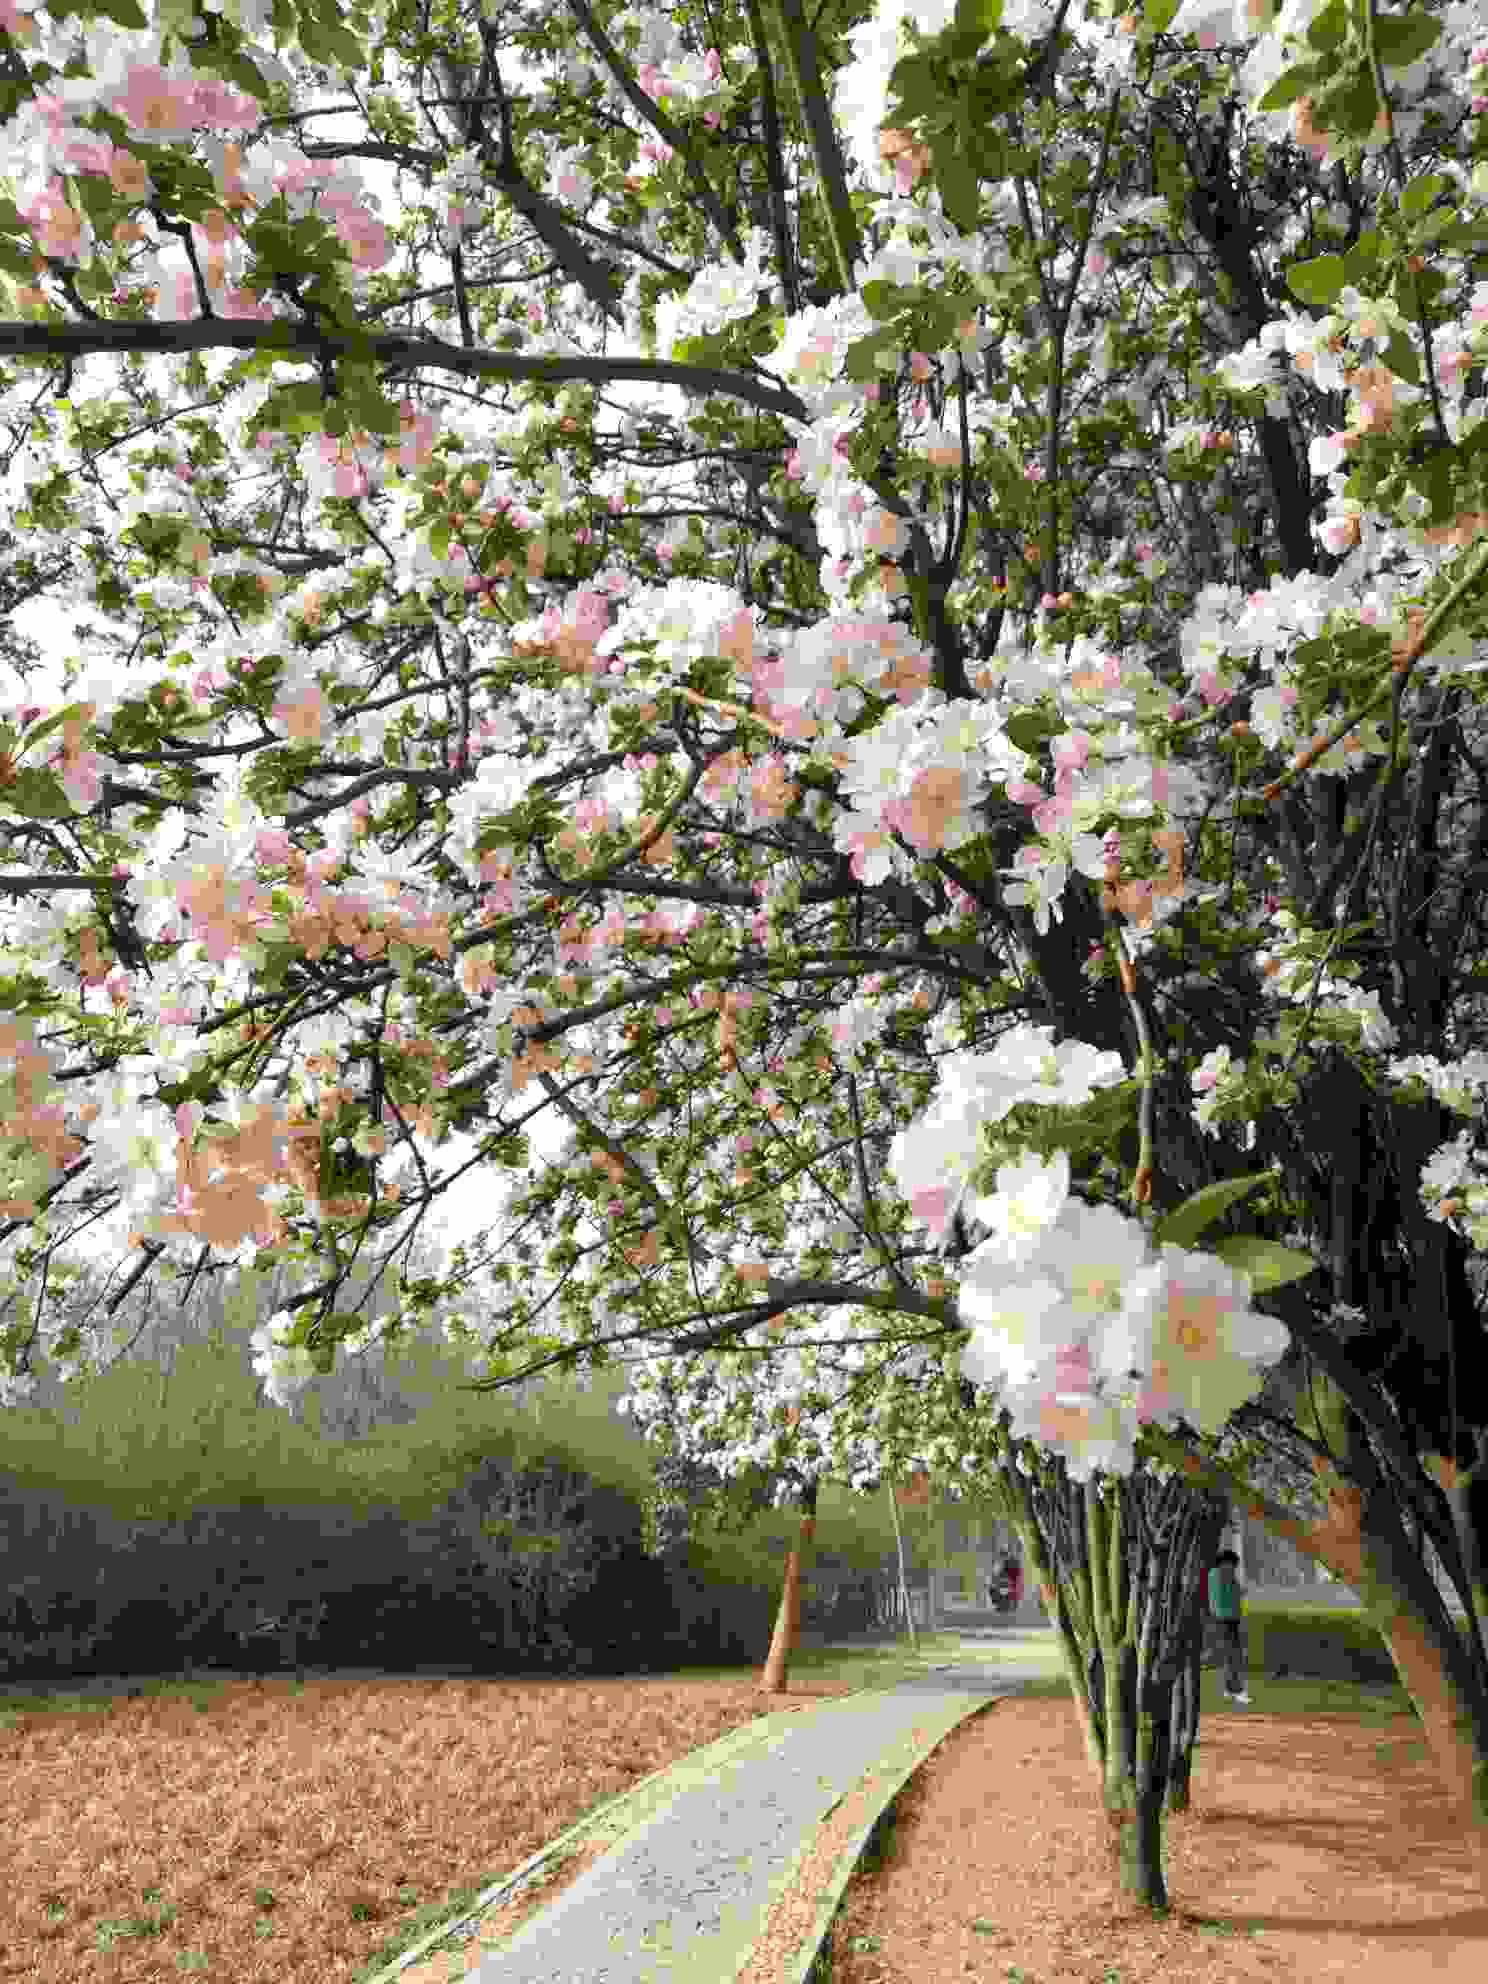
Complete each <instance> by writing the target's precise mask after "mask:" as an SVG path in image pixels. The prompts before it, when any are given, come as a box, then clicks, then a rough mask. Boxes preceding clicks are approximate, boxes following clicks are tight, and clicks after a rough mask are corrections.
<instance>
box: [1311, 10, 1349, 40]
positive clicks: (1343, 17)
mask: <svg viewBox="0 0 1488 1984" xmlns="http://www.w3.org/2000/svg"><path fill="white" fill-rule="evenodd" d="M1348 30H1349V18H1348V0H1328V4H1327V6H1326V7H1324V8H1323V10H1322V12H1321V13H1320V14H1318V15H1316V16H1315V17H1314V19H1313V22H1312V25H1311V26H1310V27H1309V28H1308V30H1307V39H1308V42H1309V43H1310V44H1311V46H1312V47H1314V48H1320V49H1328V48H1340V47H1341V46H1342V45H1343V43H1344V41H1345V39H1346V38H1347V36H1348Z"/></svg>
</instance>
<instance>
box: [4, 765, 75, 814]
mask: <svg viewBox="0 0 1488 1984" xmlns="http://www.w3.org/2000/svg"><path fill="white" fill-rule="evenodd" d="M4 810H5V811H6V812H7V813H14V814H19V816H20V817H21V818H22V819H23V820H65V819H66V818H67V816H68V815H69V814H70V813H71V811H72V801H71V800H70V799H69V798H68V796H67V794H66V793H65V792H64V791H63V790H62V787H61V786H60V785H59V784H58V782H57V780H56V778H55V776H54V775H53V774H52V773H51V772H44V771H40V770H38V769H37V768H36V767H35V766H33V765H22V766H21V767H20V768H19V769H18V770H17V771H16V772H15V773H14V774H13V775H12V777H11V778H10V779H9V781H8V782H7V784H6V787H5V801H4Z"/></svg>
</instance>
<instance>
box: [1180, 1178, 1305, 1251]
mask: <svg viewBox="0 0 1488 1984" xmlns="http://www.w3.org/2000/svg"><path fill="white" fill-rule="evenodd" d="M1274 1182H1275V1180H1274V1178H1273V1176H1272V1174H1271V1172H1269V1171H1253V1172H1251V1173H1250V1174H1249V1176H1248V1177H1245V1178H1221V1179H1219V1180H1218V1181H1217V1182H1216V1183H1215V1184H1213V1185H1205V1186H1204V1187H1203V1188H1202V1189H1201V1190H1200V1191H1197V1192H1195V1193H1194V1194H1193V1196H1192V1197H1191V1198H1187V1199H1185V1200H1184V1201H1183V1203H1182V1205H1181V1206H1174V1208H1173V1210H1172V1211H1171V1212H1170V1213H1168V1214H1167V1215H1166V1216H1165V1217H1164V1218H1162V1219H1160V1220H1159V1221H1158V1222H1157V1224H1156V1226H1154V1227H1153V1229H1152V1237H1153V1239H1154V1240H1155V1241H1156V1242H1157V1243H1158V1245H1159V1246H1161V1245H1163V1244H1164V1243H1165V1242H1167V1243H1171V1245H1173V1246H1174V1247H1191V1246H1192V1245H1193V1243H1194V1241H1195V1240H1196V1239H1197V1238H1198V1236H1199V1235H1200V1234H1201V1233H1202V1232H1203V1231H1204V1229H1205V1227H1207V1226H1212V1225H1213V1224H1214V1222H1215V1220H1217V1219H1219V1218H1220V1217H1221V1216H1222V1215H1223V1214H1224V1213H1226V1212H1228V1211H1229V1209H1230V1207H1231V1206H1232V1205H1234V1204H1235V1202H1236V1200H1237V1199H1243V1198H1244V1197H1245V1194H1246V1193H1247V1192H1249V1191H1253V1190H1254V1189H1255V1187H1256V1186H1257V1185H1269V1184H1273V1183H1274Z"/></svg>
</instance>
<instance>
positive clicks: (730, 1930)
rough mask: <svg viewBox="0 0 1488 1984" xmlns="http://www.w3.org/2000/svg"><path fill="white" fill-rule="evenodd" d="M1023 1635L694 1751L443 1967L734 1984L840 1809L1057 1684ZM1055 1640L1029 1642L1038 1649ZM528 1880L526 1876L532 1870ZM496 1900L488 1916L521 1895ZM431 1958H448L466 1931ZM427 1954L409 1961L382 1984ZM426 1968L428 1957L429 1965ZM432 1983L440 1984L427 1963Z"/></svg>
mask: <svg viewBox="0 0 1488 1984" xmlns="http://www.w3.org/2000/svg"><path fill="white" fill-rule="evenodd" d="M1014 1637H1015V1635H1014V1634H1013V1633H1008V1634H999V1635H998V1638H999V1639H1001V1640H1003V1641H1004V1644H1003V1645H1002V1646H1000V1647H999V1648H998V1649H997V1651H996V1655H995V1657H991V1658H989V1657H988V1656H989V1655H990V1654H991V1652H992V1650H991V1649H990V1648H987V1649H985V1650H983V1658H982V1659H981V1660H978V1659H977V1652H978V1649H977V1648H976V1647H974V1646H972V1645H971V1644H970V1643H968V1645H967V1649H966V1656H965V1658H964V1661H962V1660H958V1661H957V1663H956V1664H954V1665H951V1666H945V1667H938V1668H933V1669H929V1670H927V1671H926V1672H925V1673H924V1674H921V1675H916V1676H913V1677H911V1678H910V1679H907V1680H904V1681H900V1682H897V1683H895V1684H893V1685H892V1686H890V1687H887V1688H884V1689H882V1690H877V1691H875V1692H873V1693H864V1694H856V1695H850V1696H846V1697H844V1698H842V1699H841V1700H828V1701H824V1702H820V1703H818V1704H816V1705H814V1706H813V1708H812V1709H811V1711H810V1712H809V1713H802V1712H801V1711H800V1710H795V1711H789V1712H786V1713H784V1714H780V1715H771V1716H763V1717H761V1718H760V1719H759V1720H758V1721H756V1722H755V1723H753V1724H751V1725H749V1727H748V1728H746V1729H744V1730H738V1731H735V1732H733V1733H732V1734H731V1735H729V1736H726V1737H724V1738H722V1739H721V1740H720V1741H719V1742H717V1743H713V1744H709V1745H708V1746H707V1747H706V1748H705V1749H702V1750H698V1751H695V1752H694V1753H693V1754H692V1755H691V1756H689V1757H686V1758H684V1759H683V1760H682V1761H681V1762H680V1763H679V1764H677V1765H675V1766H673V1768H672V1769H670V1770H668V1771H666V1772H664V1773H662V1774H660V1775H659V1776H658V1778H656V1779H654V1780H648V1781H647V1782H646V1783H645V1784H643V1785H639V1786H637V1787H636V1791H635V1792H634V1793H632V1794H630V1796H629V1797H627V1798H625V1799H622V1800H620V1801H618V1804H617V1805H616V1806H614V1807H611V1808H609V1809H608V1810H606V1811H605V1812H604V1813H603V1814H601V1815H599V1819H598V1821H597V1823H596V1824H595V1825H593V1826H591V1827H589V1828H587V1829H584V1828H579V1829H576V1830H575V1832H574V1833H573V1834H572V1835H566V1836H565V1841H564V1845H565V1849H566V1850H567V1851H574V1850H577V1849H578V1848H579V1847H581V1846H586V1845H592V1844H594V1843H595V1842H596V1841H598V1840H603V1841H604V1843H605V1844H606V1846H607V1850H606V1851H604V1852H603V1853H602V1854H601V1855H600V1856H599V1857H598V1858H596V1859H595V1860H593V1861H592V1863H591V1864H590V1865H589V1866H587V1867H586V1868H585V1869H584V1870H583V1871H582V1872H581V1873H580V1874H578V1875H577V1876H576V1878H575V1879H574V1880H573V1881H572V1882H571V1883H570V1884H569V1885H568V1886H567V1887H566V1888H565V1889H563V1891H562V1892H561V1893H559V1894H558V1895H556V1896H555V1897H554V1899H553V1901H552V1902H551V1903H550V1904H549V1905H548V1906H547V1907H546V1908H542V1909H540V1910H539V1911H538V1912H537V1913H536V1914H534V1915H533V1916H531V1917H530V1918H529V1919H528V1920H527V1921H526V1922H525V1923H524V1924H523V1925H522V1927H521V1928H519V1929H517V1930H516V1931H515V1932H514V1933H513V1934H512V1935H511V1936H510V1937H509V1938H508V1939H507V1940H506V1941H505V1942H503V1943H502V1944H501V1945H500V1946H499V1947H495V1948H492V1947H489V1946H488V1947H485V1948H483V1949H482V1950H481V1951H480V1952H479V1954H477V1953H475V1952H474V1951H470V1950H466V1951H465V1952H464V1953H463V1955H461V1956H451V1957H449V1958H448V1959H446V1960H447V1961H448V1962H449V1964H450V1974H451V1975H452V1976H454V1977H457V1978H464V1979H465V1980H467V1984H729V1980H731V1979H732V1978H733V1977H734V1976H735V1974H736V1973H737V1971H738V1970H739V1969H740V1968H741V1967H742V1966H743V1964H744V1962H745V1960H746V1958H747V1957H748V1956H749V1954H750V1951H751V1949H752V1948H753V1947H754V1945H755V1943H756V1942H757V1941H758V1940H759V1938H760V1935H761V1933H762V1930H763V1927H764V1924H765V1919H766V1917H767V1915H768V1914H769V1912H770V1909H771V1906H772V1904H773V1903H774V1902H775V1900H776V1899H777V1898H778V1897H779V1895H780V1894H781V1893H782V1892H783V1891H784V1889H785V1888H786V1887H787V1886H788V1884H789V1882H790V1881H791V1879H792V1877H793V1874H794V1872H795V1870H796V1867H797V1865H798V1862H799V1860H800V1857H801V1855H802V1853H803V1851H804V1850H805V1849H806V1847H807V1846H808V1845H809V1844H810V1842H811V1841H812V1839H813V1838H814V1837H815V1835H816V1834H817V1832H818V1830H819V1829H820V1827H821V1826H822V1824H823V1821H824V1820H825V1819H826V1818H827V1816H828V1814H829V1813H830V1812H831V1811H832V1810H833V1808H834V1807H835V1806H837V1805H838V1804H839V1803H840V1801H841V1800H842V1799H843V1798H844V1797H845V1796H846V1795H847V1794H848V1793H849V1792H852V1791H854V1790H855V1789H857V1788H858V1787H859V1786H864V1787H866V1788H867V1789H868V1790H869V1791H870V1792H871V1790H872V1786H871V1785H870V1784H869V1782H868V1780H869V1779H870V1778H872V1779H874V1780H875V1781H877V1780H881V1781H882V1785H883V1795H884V1797H885V1798H887V1797H888V1796H889V1795H890V1793H891V1792H892V1790H893V1788H894V1787H895V1786H896V1785H897V1783H898V1782H899V1781H900V1780H901V1779H902V1777H903V1776H904V1774H905V1772H906V1771H907V1770H909V1769H911V1768H913V1766H914V1765H915V1764H916V1763H918V1762H919V1761H920V1760H921V1759H922V1758H923V1757H924V1756H925V1755H927V1754H928V1753H929V1751H930V1750H932V1749H933V1748H934V1747H935V1745H936V1744H937V1743H938V1742H939V1741H940V1740H941V1739H942V1737H944V1736H945V1735H946V1734H947V1733H948V1732H949V1731H950V1730H951V1729H953V1728H954V1727H955V1725H956V1724H957V1723H958V1722H960V1721H961V1720H963V1719H964V1717H966V1716H967V1715H968V1714H970V1713H972V1712H973V1711H974V1710H976V1709H977V1708H978V1707H980V1706H981V1705H982V1704H984V1703H986V1702H988V1701H992V1700H995V1699H996V1698H997V1697H998V1696H999V1695H1008V1694H1015V1693H1017V1692H1018V1691H1019V1690H1020V1688H1021V1687H1022V1686H1023V1684H1024V1683H1025V1682H1026V1681H1030V1680H1035V1679H1039V1678H1042V1677H1045V1676H1047V1675H1048V1673H1049V1671H1050V1668H1049V1660H1048V1655H1047V1652H1046V1651H1043V1650H1035V1648H1034V1647H1033V1646H1032V1645H1029V1646H1028V1647H1027V1649H1026V1651H1025V1650H1024V1649H1023V1648H1021V1647H1019V1646H1017V1645H1016V1644H1013V1645H1009V1644H1007V1643H1006V1642H1007V1641H1010V1640H1013V1639H1014ZM1050 1637H1051V1636H1049V1635H1047V1634H1036V1635H1034V1634H1030V1635H1028V1638H1029V1639H1030V1640H1033V1639H1035V1638H1037V1639H1048V1638H1050ZM524 1871H525V1870H524ZM515 1879H516V1877H514V1878H513V1880H512V1881H508V1882H504V1883H502V1886H501V1888H500V1889H499V1890H493V1891H492V1892H491V1893H490V1894H488V1895H483V1896H482V1897H481V1901H480V1902H479V1903H478V1904H476V1907H477V1909H479V1908H481V1907H483V1906H486V1905H489V1903H490V1902H491V1901H492V1900H493V1899H495V1898H496V1896H497V1895H498V1894H499V1895H500V1896H501V1897H502V1898H505V1897H506V1896H507V1895H509V1894H510V1893H511V1892H513V1890H514V1886H515ZM477 1920H478V1918H477V1917H476V1916H474V1915H473V1916H472V1917H471V1918H468V1922H467V1924H463V1925H459V1927H456V1928H455V1929H453V1930H452V1928H451V1927H450V1926H448V1925H447V1926H446V1927H444V1928H443V1929H441V1930H440V1931H439V1932H438V1933H437V1934H436V1935H435V1936H433V1937H432V1938H431V1939H430V1944H429V1945H428V1946H427V1947H433V1946H444V1947H446V1948H447V1947H448V1944H449V1941H450V1940H451V1939H452V1937H458V1935H459V1928H460V1927H465V1926H468V1927H469V1931H470V1934H471V1935H472V1936H473V1935H474V1934H475V1933H476V1924H477ZM422 1956H423V1949H422V1948H420V1949H418V1950H411V1951H407V1952H405V1954H404V1956H403V1957H402V1958H400V1959H399V1961H398V1962H397V1963H396V1964H395V1965H393V1966H392V1967H391V1968H390V1969H389V1970H387V1971H386V1972H383V1973H379V1977H378V1980H377V1984H383V1980H384V1978H386V1979H387V1980H388V1984H392V1980H394V1979H396V1978H398V1977H399V1975H400V1974H401V1973H402V1972H403V1971H404V1970H405V1969H406V1968H407V1967H408V1966H409V1965H411V1964H412V1963H414V1962H415V1961H419V1960H420V1958H421V1957H422ZM424 1962H425V1964H427V1959H424ZM418 1975H419V1977H420V1979H423V1978H425V1977H430V1976H439V1977H441V1978H442V1976H443V1971H442V1969H436V1968H434V1966H432V1965H428V1966H427V1967H421V1968H420V1970H419V1973H418Z"/></svg>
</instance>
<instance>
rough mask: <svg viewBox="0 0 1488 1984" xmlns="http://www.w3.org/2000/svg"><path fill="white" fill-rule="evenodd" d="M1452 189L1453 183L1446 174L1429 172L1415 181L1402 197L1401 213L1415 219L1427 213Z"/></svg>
mask: <svg viewBox="0 0 1488 1984" xmlns="http://www.w3.org/2000/svg"><path fill="white" fill-rule="evenodd" d="M1451 189H1452V182H1451V180H1450V179H1448V177H1447V175H1446V174H1445V173H1444V172H1428V173H1425V174H1423V176H1422V177H1421V178H1420V179H1413V180H1412V181H1411V183H1410V184H1409V186H1407V187H1406V189H1405V191H1404V192H1403V193H1402V194H1401V196H1400V211H1401V213H1403V214H1406V215H1409V216H1410V217H1411V218H1414V217H1415V215H1417V214H1423V213H1425V211H1426V209H1427V208H1428V207H1429V206H1430V205H1431V203H1432V201H1433V200H1436V199H1439V198H1440V197H1441V195H1442V194H1443V193H1448V192H1450V191H1451Z"/></svg>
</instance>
